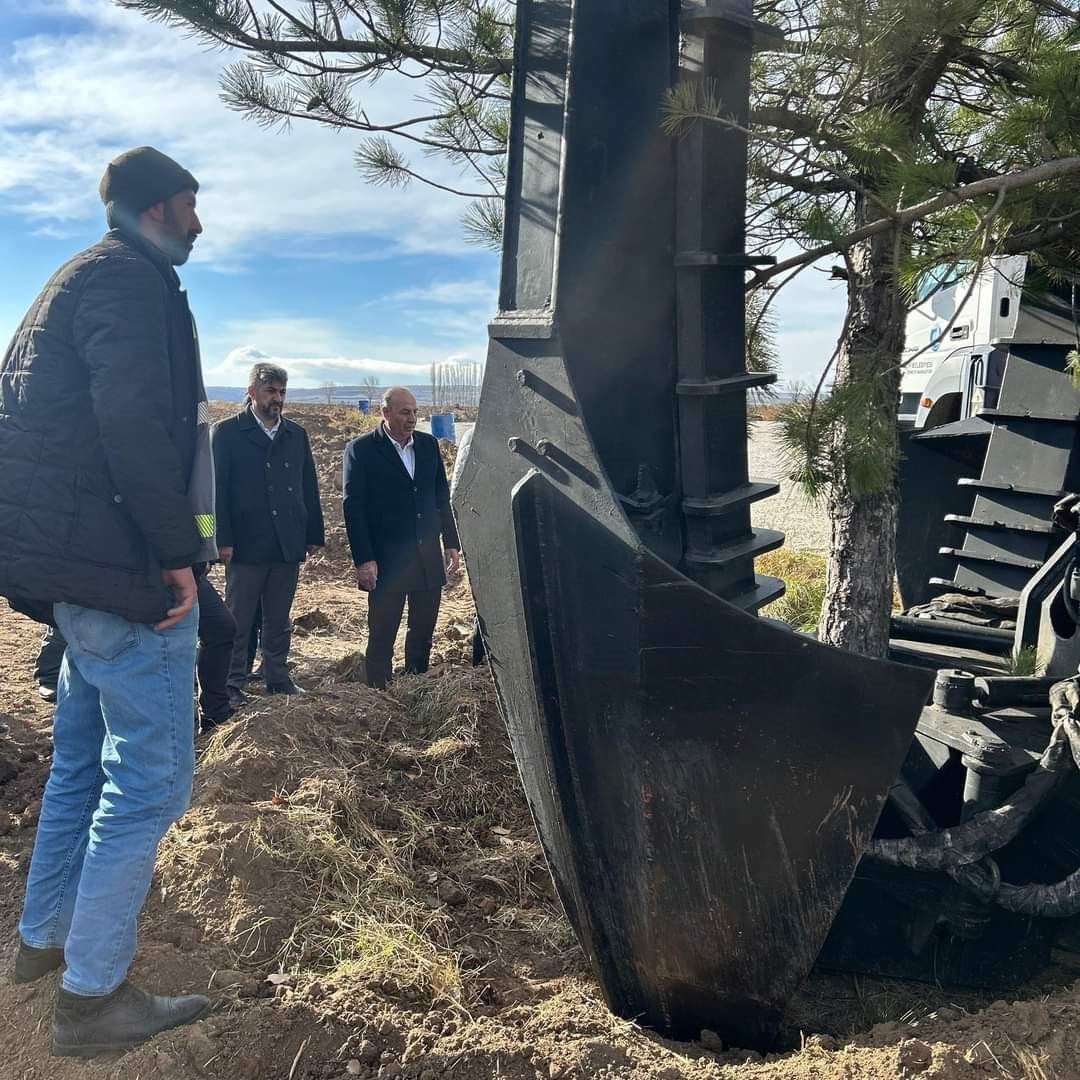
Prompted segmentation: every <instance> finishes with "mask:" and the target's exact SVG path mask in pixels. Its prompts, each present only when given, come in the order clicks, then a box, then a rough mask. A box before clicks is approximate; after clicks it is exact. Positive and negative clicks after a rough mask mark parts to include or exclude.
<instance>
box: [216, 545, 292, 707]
mask: <svg viewBox="0 0 1080 1080" xmlns="http://www.w3.org/2000/svg"><path fill="white" fill-rule="evenodd" d="M299 574H300V564H299V563H238V562H231V563H229V565H228V566H227V567H226V568H225V603H226V604H227V605H228V608H229V610H230V611H231V612H232V614H233V618H234V619H235V620H236V641H235V644H234V645H233V651H232V663H231V664H230V666H229V685H230V686H232V687H235V688H236V689H237V690H240V689H242V688H243V686H244V682H245V676H246V675H247V672H248V640H249V638H250V637H251V626H252V623H253V622H254V621H255V610H256V608H257V607H258V605H259V602H260V601H262V671H263V678H264V679H265V680H266V685H267V686H269V687H274V686H281V685H283V684H285V683H287V682H289V668H288V659H289V644H290V642H291V641H292V621H291V619H290V612H291V611H292V602H293V597H294V596H295V595H296V579H297V578H298V577H299Z"/></svg>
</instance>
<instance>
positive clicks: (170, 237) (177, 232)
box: [162, 203, 198, 266]
mask: <svg viewBox="0 0 1080 1080" xmlns="http://www.w3.org/2000/svg"><path fill="white" fill-rule="evenodd" d="M165 231H166V234H165V236H163V237H162V250H163V251H164V252H165V254H166V255H167V256H168V258H169V262H171V263H172V264H173V266H183V265H184V263H186V262H187V261H188V256H189V255H190V254H191V248H192V245H193V244H194V243H195V238H196V237H197V236H198V233H195V232H182V231H181V229H180V225H179V222H178V221H177V220H176V217H175V215H173V214H172V213H171V212H170V210H169V206H168V204H167V203H166V205H165Z"/></svg>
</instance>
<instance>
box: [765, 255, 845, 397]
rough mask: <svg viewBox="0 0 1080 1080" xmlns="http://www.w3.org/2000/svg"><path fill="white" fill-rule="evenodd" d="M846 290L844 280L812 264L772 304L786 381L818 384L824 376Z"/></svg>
mask: <svg viewBox="0 0 1080 1080" xmlns="http://www.w3.org/2000/svg"><path fill="white" fill-rule="evenodd" d="M781 254H782V255H783V254H784V253H781ZM845 289H846V286H845V284H844V282H842V281H840V282H837V281H830V280H829V278H828V275H827V274H826V273H824V272H821V271H819V270H817V269H815V268H813V267H812V268H810V269H809V270H806V271H804V272H803V273H802V274H800V275H799V276H798V277H797V278H795V279H794V280H793V281H792V282H791V284H790V285H786V286H785V287H784V289H783V290H782V291H781V293H780V295H779V296H778V297H777V298H776V300H775V302H774V303H773V304H772V305H771V307H770V309H769V310H770V311H771V312H772V313H773V315H775V317H776V321H777V324H778V326H777V335H776V346H777V352H778V354H779V358H780V378H781V379H782V380H783V381H784V382H789V383H790V382H799V383H810V384H816V383H817V381H818V379H819V378H820V377H821V373H822V371H824V369H825V365H826V364H828V362H829V358H830V357H831V356H832V354H833V350H834V349H835V348H836V339H837V338H838V337H839V335H840V328H841V326H842V325H843V321H844V310H845V306H846V297H845Z"/></svg>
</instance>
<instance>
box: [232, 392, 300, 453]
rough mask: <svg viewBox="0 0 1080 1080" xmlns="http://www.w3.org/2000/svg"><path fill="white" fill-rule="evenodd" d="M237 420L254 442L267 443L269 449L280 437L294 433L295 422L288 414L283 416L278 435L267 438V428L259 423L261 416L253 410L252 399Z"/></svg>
mask: <svg viewBox="0 0 1080 1080" xmlns="http://www.w3.org/2000/svg"><path fill="white" fill-rule="evenodd" d="M236 421H237V423H238V424H239V426H240V429H241V430H242V431H244V432H245V433H246V434H247V436H248V438H249V439H251V440H252V441H253V442H261V443H265V444H266V447H267V449H269V448H270V447H271V446H273V444H274V443H276V442H277V441H278V439H281V438H284V437H285V436H286V435H291V434H292V427H293V422H292V421H291V420H289V419H288V418H287V417H286V416H282V418H281V427H279V428H278V432H277V435H275V436H274V438H273V439H269V438H267V435H266V429H265V428H264V427H263V426H262V424H260V423H259V418H258V417H257V416H255V414H254V413H253V412H252V411H251V402H250V401H249V402H248V403H247V404H246V405H245V406H244V407H243V408H242V409H241V410H240V412H239V413H238V414H237V417H236Z"/></svg>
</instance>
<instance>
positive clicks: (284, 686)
mask: <svg viewBox="0 0 1080 1080" xmlns="http://www.w3.org/2000/svg"><path fill="white" fill-rule="evenodd" d="M266 692H267V693H268V694H306V693H307V691H306V690H305V689H304V688H303V687H302V686H297V685H296V683H294V682H293V681H292V679H290V680H289V681H288V682H280V683H267V684H266Z"/></svg>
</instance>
